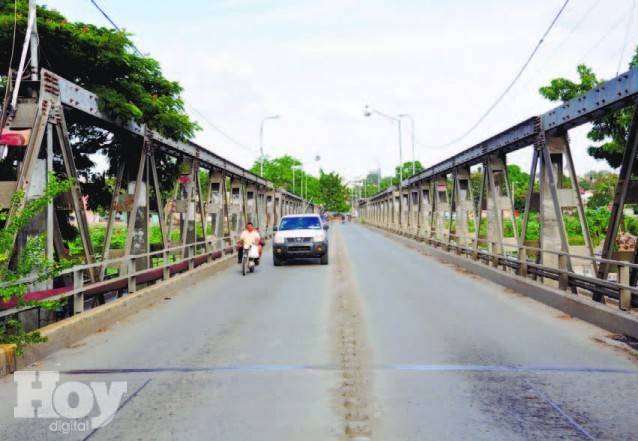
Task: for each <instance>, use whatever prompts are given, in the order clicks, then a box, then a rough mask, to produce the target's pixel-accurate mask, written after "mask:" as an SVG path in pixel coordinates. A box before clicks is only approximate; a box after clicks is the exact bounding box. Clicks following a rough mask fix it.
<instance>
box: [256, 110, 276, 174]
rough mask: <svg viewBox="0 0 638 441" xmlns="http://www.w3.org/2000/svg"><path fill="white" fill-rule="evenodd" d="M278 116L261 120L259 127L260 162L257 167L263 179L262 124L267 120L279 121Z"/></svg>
mask: <svg viewBox="0 0 638 441" xmlns="http://www.w3.org/2000/svg"><path fill="white" fill-rule="evenodd" d="M279 118H280V116H279V115H270V116H267V117H265V118H264V119H262V120H261V124H260V125H259V154H260V156H261V157H260V160H261V161H260V162H261V165H260V167H259V170H260V173H259V174H260V175H261V176H262V177H263V176H264V159H265V156H264V123H265V122H266V121H268V120H269V119H279Z"/></svg>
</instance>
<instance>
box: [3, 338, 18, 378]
mask: <svg viewBox="0 0 638 441" xmlns="http://www.w3.org/2000/svg"><path fill="white" fill-rule="evenodd" d="M15 370H16V346H15V345H0V377H3V376H5V375H9V374H12V373H14V372H15Z"/></svg>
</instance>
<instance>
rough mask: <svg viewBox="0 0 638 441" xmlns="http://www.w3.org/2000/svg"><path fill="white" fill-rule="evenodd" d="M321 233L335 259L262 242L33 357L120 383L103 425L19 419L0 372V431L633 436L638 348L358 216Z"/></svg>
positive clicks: (398, 437) (2, 436)
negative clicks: (244, 256) (256, 263)
mask: <svg viewBox="0 0 638 441" xmlns="http://www.w3.org/2000/svg"><path fill="white" fill-rule="evenodd" d="M330 234H331V243H330V258H331V262H330V265H328V266H321V265H318V264H317V263H315V262H312V261H303V262H298V263H294V264H290V265H287V266H284V267H277V268H275V267H274V266H273V265H272V260H271V257H270V254H269V253H266V258H265V259H264V262H263V264H262V266H260V267H259V269H258V270H257V273H256V274H251V275H248V276H246V277H242V276H241V275H240V274H239V268H238V267H233V268H231V269H229V270H227V271H224V272H223V273H219V274H217V275H214V276H211V277H210V278H209V279H207V280H205V281H204V282H201V283H198V284H196V285H193V286H192V287H191V288H189V289H187V290H184V291H183V292H181V293H179V294H178V295H171V296H170V298H168V297H167V299H165V300H164V301H163V302H162V303H161V304H159V305H156V306H155V307H153V308H150V309H148V310H146V311H144V312H142V313H140V314H137V315H135V316H133V317H131V318H129V319H127V320H126V321H124V322H121V323H118V324H116V325H114V326H113V327H111V328H109V329H106V330H104V332H100V333H98V334H96V335H93V336H90V337H89V338H86V339H85V340H84V341H82V342H81V343H79V344H76V345H74V346H73V347H72V348H68V349H66V350H64V351H61V352H59V353H57V354H55V355H54V356H51V357H49V358H47V359H46V360H43V361H42V362H41V363H38V365H37V366H35V367H34V369H38V370H46V371H51V370H55V371H62V372H63V374H62V376H61V378H62V381H64V382H67V381H75V382H83V383H86V384H88V383H89V382H101V381H106V382H107V383H108V382H111V381H126V382H127V394H126V395H125V396H124V399H123V400H122V402H121V404H120V408H119V410H118V411H117V413H116V415H115V417H114V418H113V420H112V421H111V422H110V423H109V424H108V425H106V426H104V427H102V428H99V429H97V430H96V431H78V430H74V431H71V432H70V433H69V434H66V435H65V434H63V433H61V432H59V431H51V430H50V429H51V427H50V425H51V423H52V422H55V421H56V420H50V419H16V418H14V417H13V406H14V405H15V402H16V386H15V384H14V383H13V381H12V379H11V378H5V379H2V380H0V440H2V441H10V440H25V441H37V440H58V439H60V440H62V439H63V440H82V439H91V440H200V439H201V440H235V441H251V440H254V441H270V440H272V441H274V440H277V441H281V440H295V441H299V440H317V441H325V440H347V439H360V440H365V439H370V440H384V441H389V440H392V441H407V440H414V441H417V440H418V441H425V440H432V441H441V440H507V441H515V440H544V441H546V440H622V441H625V440H638V406H636V398H637V397H638V358H636V356H635V355H633V354H631V353H630V352H628V351H626V350H623V349H622V348H621V347H614V346H613V345H611V344H609V343H608V339H607V336H606V333H605V332H604V331H602V330H600V329H598V328H595V327H593V326H590V325H587V324H585V323H583V322H581V321H579V320H576V319H572V318H569V317H566V316H564V315H562V314H561V313H560V312H558V311H556V310H553V309H551V308H547V307H545V306H543V305H540V304H537V303H535V302H533V301H531V300H528V299H526V298H523V297H521V296H519V295H517V294H516V293H513V292H507V290H505V289H503V288H501V287H499V286H497V285H495V284H492V283H489V282H486V281H484V280H481V279H478V278H476V277H473V276H471V275H469V274H466V273H463V272H460V271H459V270H457V269H455V268H453V267H450V266H448V265H445V264H442V263H440V262H438V261H436V260H434V259H432V258H429V257H426V256H423V255H421V254H419V253H417V252H416V251H412V250H408V249H406V248H405V247H403V246H401V245H399V244H398V243H396V242H394V241H392V240H391V239H388V238H386V237H384V236H383V235H381V234H380V233H378V232H374V231H371V230H368V229H366V228H364V227H362V226H358V225H354V224H347V225H334V226H333V228H332V229H331V231H330ZM267 251H270V250H269V249H268V250H267ZM72 370H75V371H77V370H83V372H68V371H72ZM64 372H66V373H64ZM73 405H75V404H74V401H73V398H72V400H71V406H73ZM96 412H97V410H96V409H94V413H96ZM54 428H55V427H54ZM57 429H59V427H57Z"/></svg>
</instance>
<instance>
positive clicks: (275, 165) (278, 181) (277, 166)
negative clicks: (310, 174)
mask: <svg viewBox="0 0 638 441" xmlns="http://www.w3.org/2000/svg"><path fill="white" fill-rule="evenodd" d="M301 165H302V164H301V161H300V160H299V159H297V158H294V157H292V156H290V155H284V156H280V157H279V158H273V159H266V160H264V179H267V180H269V181H270V182H272V183H273V184H274V186H275V187H276V188H283V189H286V190H287V191H289V192H291V193H295V194H301V180H302V176H303V175H304V172H303V171H302V170H301V169H300V167H301ZM293 167H295V168H297V170H296V171H295V176H294V177H295V179H294V181H295V186H294V188H293ZM250 171H252V172H253V173H255V174H256V175H258V174H259V173H260V172H261V162H260V161H259V160H257V161H255V163H254V164H253V166H252V167H251V169H250Z"/></svg>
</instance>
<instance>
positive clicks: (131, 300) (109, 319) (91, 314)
mask: <svg viewBox="0 0 638 441" xmlns="http://www.w3.org/2000/svg"><path fill="white" fill-rule="evenodd" d="M235 259H237V255H236V254H230V255H227V256H224V257H221V258H220V259H217V260H215V261H213V262H211V263H206V264H203V265H201V266H199V267H197V268H195V269H193V270H192V271H189V272H187V273H183V274H179V275H176V276H174V277H172V278H171V279H169V280H167V281H165V282H162V283H159V284H157V285H151V286H149V287H146V288H142V289H140V290H138V291H136V292H135V293H133V294H130V295H127V296H125V297H122V298H119V299H117V300H115V301H113V302H111V303H107V304H106V305H102V306H99V307H97V308H94V309H91V310H89V311H86V312H83V313H81V314H78V315H76V316H73V317H69V318H67V319H64V320H61V321H59V322H56V323H53V324H51V325H48V326H45V327H44V328H40V329H39V331H40V334H41V335H42V336H43V337H47V339H48V340H47V342H46V343H40V344H36V345H30V346H28V347H26V348H25V351H24V355H23V356H22V357H20V358H18V359H17V360H15V357H14V360H15V361H17V362H15V361H14V363H13V367H14V371H15V369H24V368H25V367H27V366H29V365H30V364H32V363H34V362H36V361H39V360H42V359H43V358H45V357H47V356H48V355H51V354H53V353H54V352H57V351H59V350H61V349H64V348H67V347H69V346H71V345H73V344H74V343H77V342H78V341H80V340H82V339H84V338H86V337H87V336H89V335H91V334H94V333H96V332H99V331H101V330H103V329H105V328H107V327H109V326H111V325H113V324H114V323H116V322H118V321H120V320H122V319H124V318H126V317H129V316H131V315H133V314H135V313H138V312H140V311H142V310H144V309H146V308H148V307H149V306H152V305H154V304H156V303H158V302H159V301H161V300H162V299H163V298H164V297H165V296H166V295H168V294H172V295H178V294H181V290H183V289H184V288H186V287H188V286H190V285H193V284H195V283H197V282H198V281H199V280H201V279H202V278H204V277H208V276H211V275H213V274H216V273H218V272H220V271H223V270H225V269H227V268H229V267H231V266H232V264H233V262H235ZM0 352H1V349H0ZM1 358H2V357H0V377H2V376H3V375H7V374H8V373H11V372H3V370H2V364H1V363H2V360H1Z"/></svg>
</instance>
